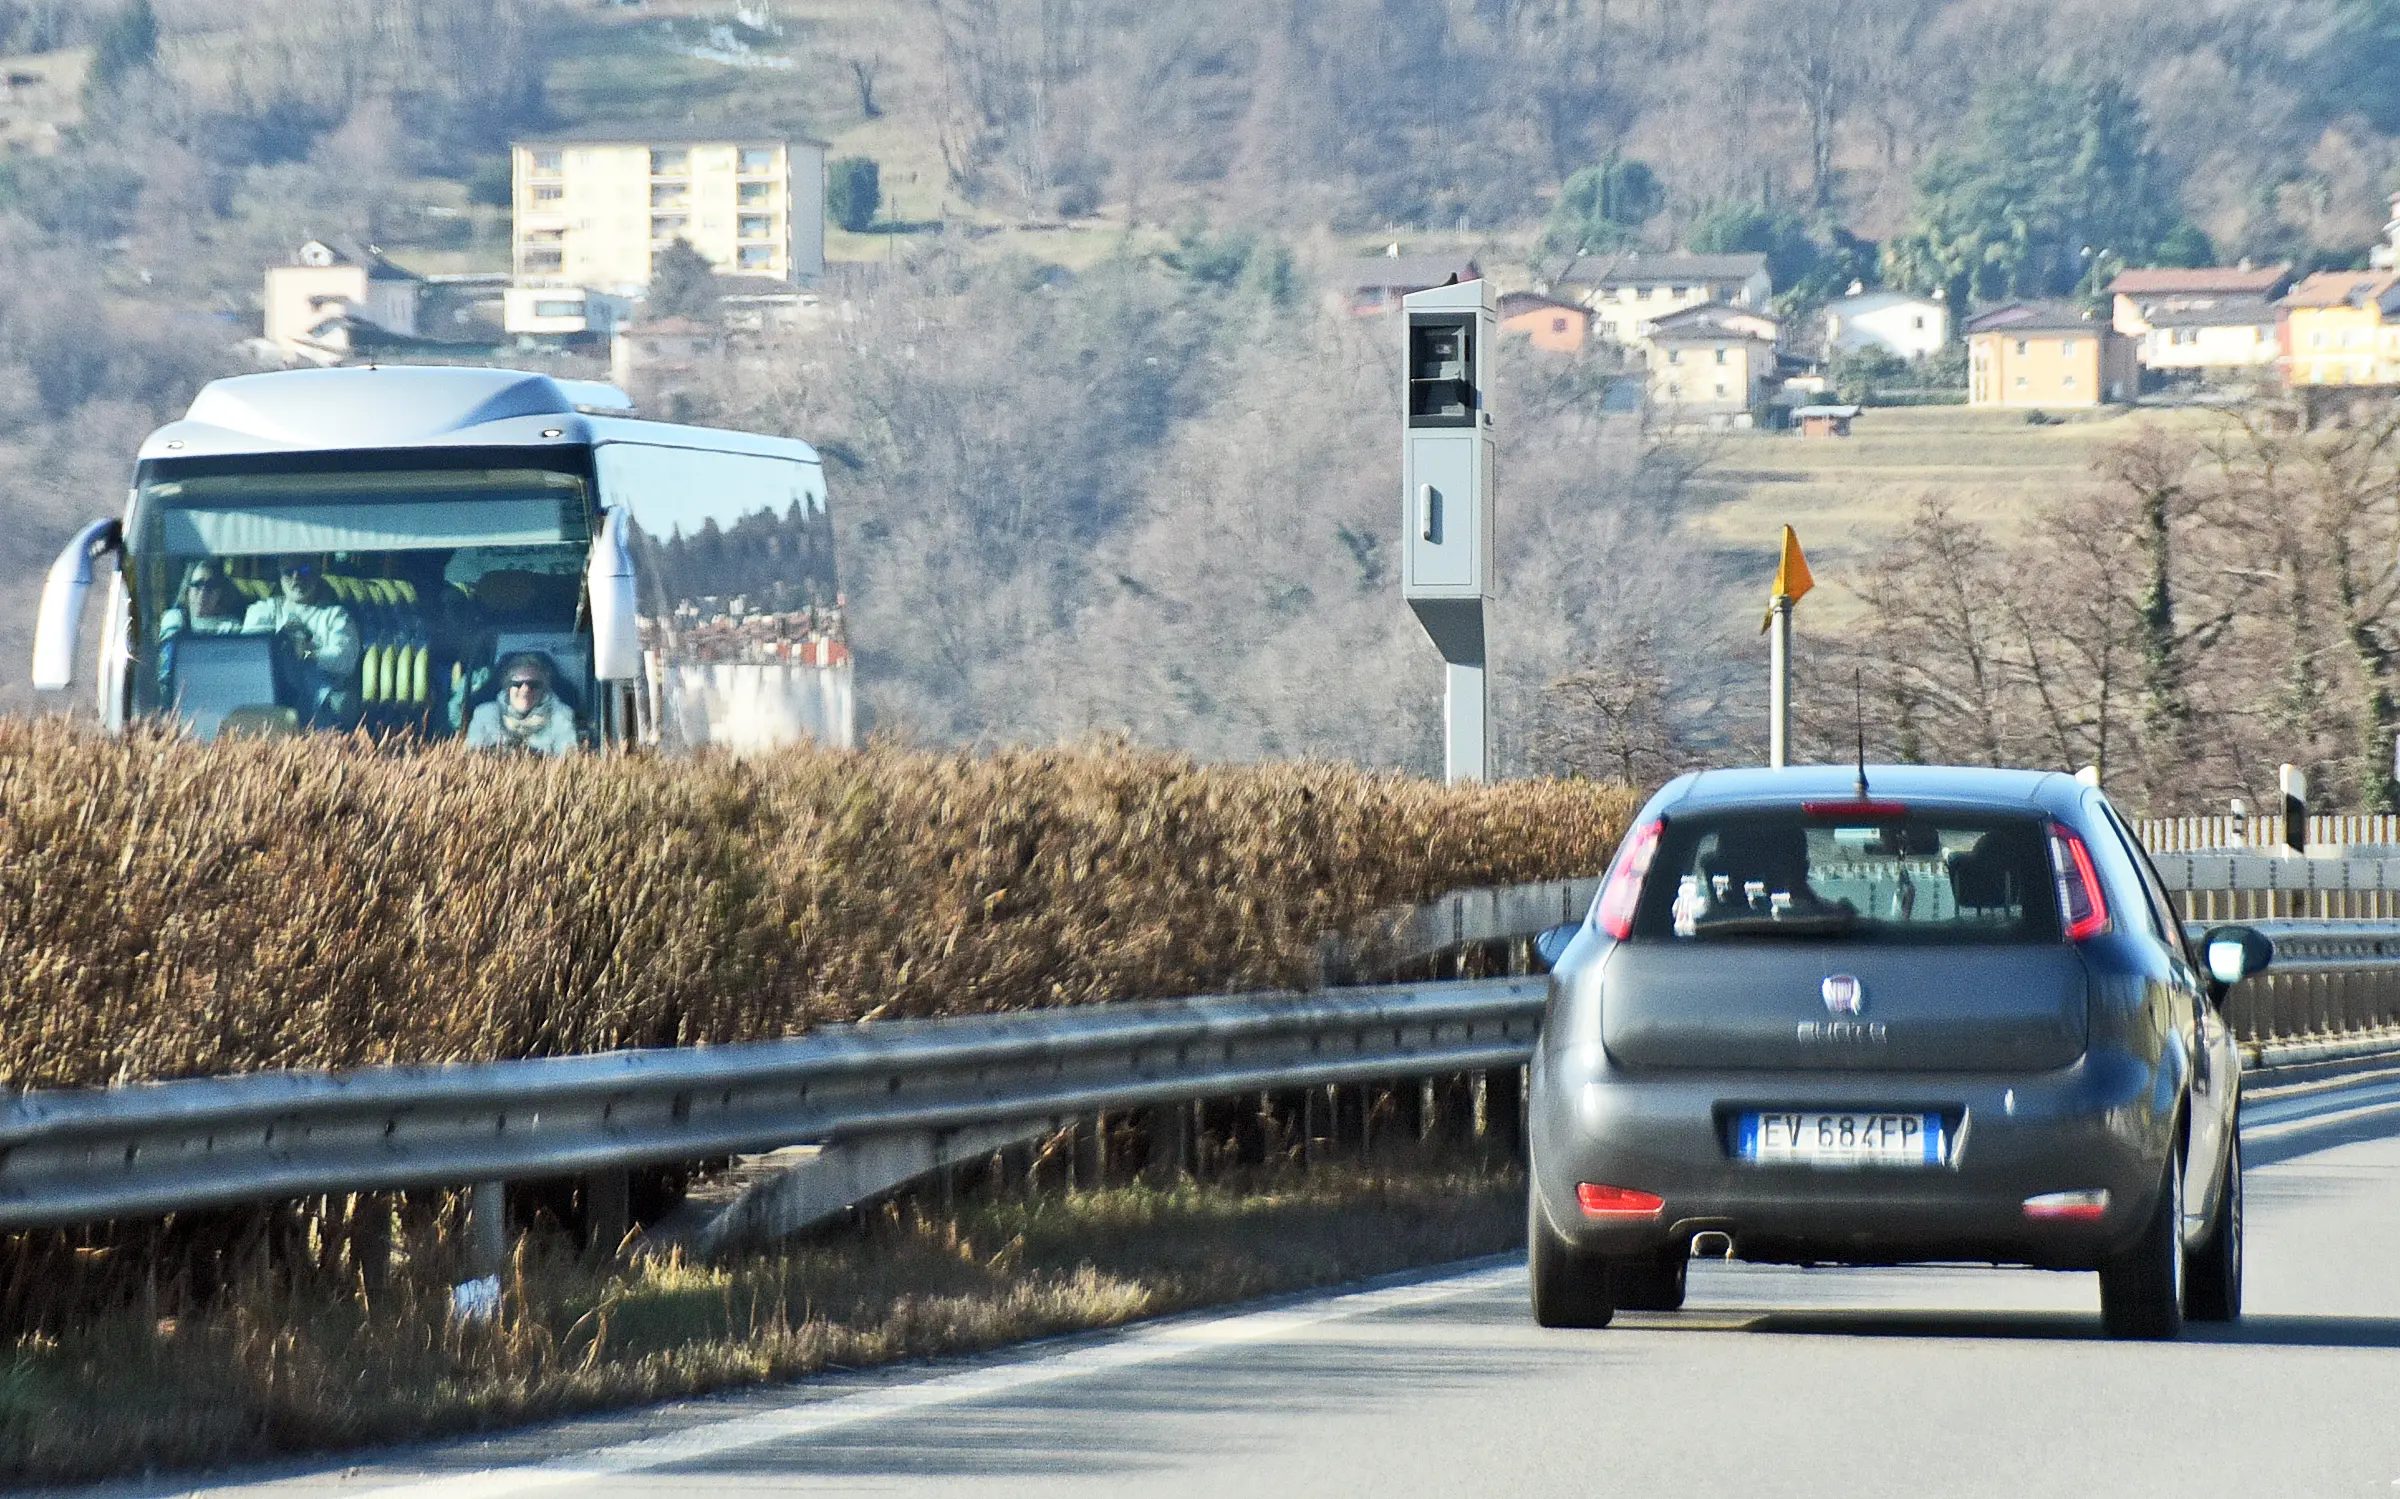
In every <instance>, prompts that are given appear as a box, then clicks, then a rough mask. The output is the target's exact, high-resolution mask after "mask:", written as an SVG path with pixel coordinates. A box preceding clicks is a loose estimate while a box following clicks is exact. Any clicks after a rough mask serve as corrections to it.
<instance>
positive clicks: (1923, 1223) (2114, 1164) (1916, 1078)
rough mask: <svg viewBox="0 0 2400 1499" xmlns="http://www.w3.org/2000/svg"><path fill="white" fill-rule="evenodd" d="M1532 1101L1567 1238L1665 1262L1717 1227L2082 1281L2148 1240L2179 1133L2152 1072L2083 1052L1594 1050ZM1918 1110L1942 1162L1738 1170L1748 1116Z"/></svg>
mask: <svg viewBox="0 0 2400 1499" xmlns="http://www.w3.org/2000/svg"><path fill="white" fill-rule="evenodd" d="M1535 1067H1536V1076H1535V1078H1534V1079H1533V1091H1532V1095H1531V1097H1530V1098H1529V1100H1528V1103H1529V1111H1530V1116H1529V1124H1530V1133H1531V1136H1532V1139H1531V1144H1532V1150H1533V1162H1534V1167H1533V1173H1532V1184H1533V1190H1534V1191H1535V1192H1536V1193H1538V1194H1539V1195H1540V1199H1541V1202H1542V1205H1543V1208H1544V1210H1545V1212H1546V1214H1547V1216H1548V1218H1549V1220H1550V1223H1551V1224H1552V1226H1553V1227H1554V1228H1555V1229H1556V1230H1557V1231H1558V1233H1559V1234H1560V1235H1561V1236H1562V1237H1564V1238H1566V1239H1567V1240H1568V1241H1569V1242H1571V1243H1574V1244H1576V1245H1577V1246H1579V1247H1581V1248H1584V1249H1587V1250H1592V1251H1597V1252H1604V1253H1611V1254H1624V1253H1635V1252H1641V1251H1645V1250H1654V1249H1657V1248H1660V1247H1663V1246H1664V1245H1666V1244H1668V1243H1670V1242H1677V1241H1684V1240H1688V1239H1690V1238H1691V1236H1692V1235H1694V1234H1696V1233H1699V1232H1703V1231H1708V1230H1716V1231H1721V1232H1724V1233H1726V1234H1729V1235H1731V1236H1732V1239H1733V1243H1734V1252H1735V1253H1736V1254H1737V1255H1739V1256H1740V1257H1742V1258H1745V1259H1755V1260H1776V1261H1787V1262H1810V1261H1823V1262H1829V1263H1850V1264H1899V1263H1909V1262H1917V1261H1926V1260H1954V1259H1971V1260H1991V1261H1996V1262H2001V1263H2013V1264H2031V1265H2045V1266H2051V1267H2055V1268H2060V1269H2089V1268H2092V1267H2093V1266H2095V1265H2096V1264H2097V1263H2098V1262H2099V1260H2100V1258H2101V1257H2102V1256H2104V1255H2105V1254H2106V1253H2108V1252H2109V1251H2110V1250H2112V1249H2114V1248H2117V1247H2120V1246H2122V1245H2123V1244H2125V1243H2126V1242H2128V1241H2129V1240H2130V1239H2131V1238H2132V1237H2133V1236H2134V1235H2135V1234H2137V1233H2138V1232H2139V1231H2140V1226H2141V1225H2142V1223H2143V1222H2144V1221H2146V1219H2147V1216H2148V1214H2149V1212H2150V1210H2151V1208H2152V1206H2153V1203H2154V1201H2155V1197H2156V1194H2157V1191H2158V1187H2159V1183H2160V1181H2161V1180H2162V1178H2163V1176H2164V1168H2165V1163H2166V1160H2167V1158H2168V1154H2169V1151H2170V1149H2171V1143H2172V1133H2173V1129H2174V1117H2173V1114H2174V1107H2175V1093H2174V1089H2173V1088H2172V1087H2171V1086H2168V1087H2162V1086H2161V1072H2160V1070H2159V1069H2158V1068H2156V1067H2154V1066H2152V1065H2150V1064H2148V1063H2145V1062H2143V1061H2141V1060H2139V1059H2137V1058H2134V1057H2130V1056H2125V1055H2122V1054H2097V1055H2087V1056H2086V1057H2084V1058H2083V1059H2082V1060H2080V1061H2078V1062H2076V1063H2074V1064H2073V1065H2071V1066H2068V1067H2064V1068H2060V1069H2057V1070H2055V1071H2051V1072H2044V1073H2037V1074H2032V1075H2000V1074H1990V1073H1928V1072H1818V1071H1811V1072H1806V1073H1798V1072H1752V1071H1714V1070H1699V1069H1682V1068H1677V1069H1666V1068H1652V1069H1641V1070H1629V1069H1623V1068H1619V1067H1617V1066H1616V1065H1615V1064H1614V1063H1613V1062H1612V1061H1611V1060H1610V1059H1609V1058H1608V1056H1607V1054H1606V1052H1605V1051H1604V1050H1603V1049H1601V1048H1600V1047H1598V1046H1584V1047H1575V1048H1569V1049H1564V1050H1561V1051H1558V1052H1549V1051H1544V1052H1540V1053H1537V1055H1536V1058H1535ZM1779 1108H1780V1109H1824V1110H1875V1111H1894V1112H1912V1111H1913V1112H1924V1113H1935V1114H1940V1115H1942V1116H1944V1118H1945V1120H1946V1121H1947V1123H1948V1130H1949V1132H1950V1136H1951V1140H1950V1146H1949V1149H1948V1151H1947V1156H1948V1158H1947V1160H1946V1161H1945V1162H1944V1163H1943V1164H1941V1165H1938V1166H1923V1167H1869V1168H1858V1169H1848V1170H1826V1169H1821V1168H1812V1167H1807V1166H1791V1165H1759V1164H1755V1163H1751V1162H1747V1161H1744V1160H1741V1159H1738V1158H1737V1156H1736V1154H1735V1151H1734V1145H1733V1138H1732V1135H1733V1131H1732V1129H1731V1127H1730V1121H1731V1120H1732V1119H1733V1118H1734V1117H1736V1116H1738V1115H1739V1114H1740V1113H1741V1112H1744V1111H1746V1110H1749V1109H1779ZM1582 1182H1595V1183H1604V1184H1607V1185H1610V1186H1616V1187H1627V1188H1633V1189H1636V1190H1639V1191H1643V1192H1649V1193H1655V1194H1656V1195H1658V1196H1659V1197H1661V1198H1663V1199H1664V1200H1665V1206H1664V1208H1663V1209H1662V1210H1661V1211H1660V1212H1659V1214H1658V1215H1657V1216H1656V1217H1655V1218H1640V1219H1626V1218H1607V1219H1593V1218H1590V1217H1587V1216H1586V1215H1585V1214H1584V1213H1583V1212H1582V1210H1581V1208H1580V1206H1579V1204H1578V1202H1577V1199H1576V1187H1577V1184H1578V1183H1582ZM2093 1189H2104V1190H2106V1191H2107V1192H2108V1194H2109V1204H2108V1207H2107V1209H2106V1211H2105V1212H2104V1213H2103V1214H2102V1215H2101V1216H2100V1217H2099V1218H2098V1219H2097V1220H2091V1221H2077V1220H2058V1219H2033V1218H2029V1217H2028V1216H2027V1215H2026V1212H2025V1208H2024V1203H2025V1200H2026V1199H2027V1198H2029V1197H2033V1196H2036V1195H2038V1194H2044V1193H2054V1192H2071V1191H2090V1190H2093Z"/></svg>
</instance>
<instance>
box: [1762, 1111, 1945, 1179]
mask: <svg viewBox="0 0 2400 1499" xmlns="http://www.w3.org/2000/svg"><path fill="white" fill-rule="evenodd" d="M1735 1153H1736V1154H1737V1155H1739V1156H1740V1157H1741V1158H1742V1159H1743V1160H1745V1161H1759V1162H1764V1163H1767V1164H1773V1165H1796V1166H1939V1165H1940V1164H1941V1163H1942V1116H1941V1115H1939V1114H1864V1113H1861V1114H1832V1113H1815V1112H1802V1111H1800V1110H1797V1109H1794V1110H1789V1111H1765V1110H1762V1111H1760V1112H1758V1113H1755V1114H1744V1115H1743V1116H1742V1123H1741V1132H1740V1135H1739V1137H1738V1138H1737V1140H1736V1142H1735Z"/></svg>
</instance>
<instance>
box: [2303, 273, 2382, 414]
mask: <svg viewBox="0 0 2400 1499" xmlns="http://www.w3.org/2000/svg"><path fill="white" fill-rule="evenodd" d="M2276 308H2277V310H2278V311H2279V312H2281V313H2282V314H2283V325H2282V349H2281V355H2282V360H2283V379H2284V383H2285V384H2287V385H2290V386H2293V387H2295V388H2297V387H2300V386H2304V385H2350V386H2359V385H2369V386H2380V385H2400V270H2390V269H2377V270H2369V271H2319V272H2318V273H2317V274H2315V275H2313V276H2309V277H2305V278H2303V279H2302V280H2301V282H2300V284H2299V285H2297V286H2295V287H2293V288H2292V289H2291V292H2290V294H2289V295H2287V296H2285V297H2284V299H2283V300H2282V301H2281V302H2279V303H2277V304H2276Z"/></svg>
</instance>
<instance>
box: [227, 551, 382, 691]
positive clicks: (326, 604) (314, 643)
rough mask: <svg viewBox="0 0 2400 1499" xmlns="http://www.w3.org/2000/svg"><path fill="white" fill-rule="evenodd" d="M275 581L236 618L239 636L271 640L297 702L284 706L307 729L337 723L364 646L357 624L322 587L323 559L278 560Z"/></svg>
mask: <svg viewBox="0 0 2400 1499" xmlns="http://www.w3.org/2000/svg"><path fill="white" fill-rule="evenodd" d="M280 580H281V587H280V588H279V589H278V590H277V591H276V592H275V593H274V594H272V595H271V596H269V597H267V598H263V599H260V600H259V601H258V602H257V603H255V604H252V605H251V606H250V610H249V612H248V613H247V614H244V615H243V616H242V633H243V634H245V635H273V636H274V637H275V638H276V642H277V645H278V646H279V650H278V652H277V654H278V656H279V657H280V660H279V662H278V665H279V666H280V667H281V668H282V669H283V672H284V673H285V675H284V681H285V683H286V684H287V685H288V687H289V689H290V690H291V691H292V693H293V694H294V695H295V696H296V697H297V698H298V699H299V701H298V702H295V703H292V704H290V705H289V706H292V707H296V708H299V709H300V710H301V713H302V716H303V717H305V718H306V719H308V720H309V721H310V722H312V723H317V722H323V721H324V720H326V719H328V718H338V717H339V716H341V715H342V714H345V713H347V712H349V711H350V708H351V704H352V699H353V697H354V696H355V695H356V694H355V693H354V691H353V690H352V689H353V686H354V684H355V683H356V682H357V680H358V662H359V657H360V655H361V654H362V651H363V645H364V642H362V641H361V640H360V638H359V631H358V621H357V620H355V619H353V618H351V616H350V611H349V610H348V609H347V608H345V607H343V606H342V605H341V604H338V603H336V602H334V599H333V595H332V591H331V590H330V589H328V588H327V587H326V586H325V562H324V559H323V558H321V557H311V556H291V557H286V558H284V559H283V567H282V570H281V573H280Z"/></svg>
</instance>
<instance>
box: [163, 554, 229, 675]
mask: <svg viewBox="0 0 2400 1499" xmlns="http://www.w3.org/2000/svg"><path fill="white" fill-rule="evenodd" d="M241 627H242V600H241V595H240V594H238V593H237V592H235V591H234V586H233V582H232V580H231V579H229V578H227V577H226V576H225V567H224V564H222V563H220V562H218V561H217V560H216V559H215V558H214V557H203V558H201V559H200V560H199V561H197V562H195V563H193V564H192V565H191V566H189V567H187V568H185V569H184V570H183V587H182V588H181V589H180V590H178V591H177V593H176V595H175V602H174V603H172V604H169V605H168V606H167V607H166V608H165V609H164V610H163V611H161V612H160V614H159V616H158V690H159V691H160V692H161V693H169V692H172V691H173V690H174V682H175V641H176V639H177V637H179V636H183V635H231V634H233V633H235V632H236V631H238V630H240V629H241Z"/></svg>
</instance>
